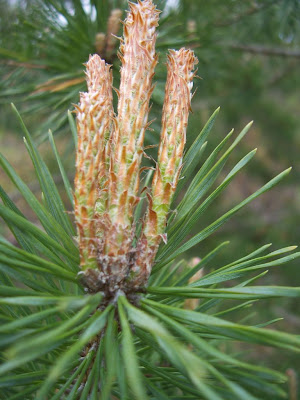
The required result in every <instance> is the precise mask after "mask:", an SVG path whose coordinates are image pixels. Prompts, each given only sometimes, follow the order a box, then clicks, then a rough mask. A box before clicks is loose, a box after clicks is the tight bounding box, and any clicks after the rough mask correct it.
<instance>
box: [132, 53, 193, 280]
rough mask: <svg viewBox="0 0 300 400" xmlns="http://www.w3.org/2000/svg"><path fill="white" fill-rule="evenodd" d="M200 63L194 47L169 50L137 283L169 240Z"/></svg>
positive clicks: (146, 274) (149, 270)
mask: <svg viewBox="0 0 300 400" xmlns="http://www.w3.org/2000/svg"><path fill="white" fill-rule="evenodd" d="M197 63H198V60H197V58H196V57H195V55H194V52H193V51H191V50H186V49H180V50H179V51H175V50H170V52H169V55H168V64H167V67H168V77H167V83H166V90H165V100H164V107H163V116H162V131H161V139H160V145H159V151H158V161H157V166H156V171H155V174H154V177H153V182H152V197H151V199H150V201H149V209H148V211H147V213H146V217H145V221H144V228H143V232H142V236H141V239H140V243H139V245H138V250H137V252H138V256H137V261H136V266H135V269H136V273H137V274H138V278H137V282H136V284H137V285H138V284H139V285H140V284H142V283H143V282H146V281H147V279H148V276H149V274H150V272H151V267H152V264H153V262H154V258H155V255H156V252H157V250H158V246H159V244H160V242H161V240H162V239H165V240H166V238H164V232H165V228H166V221H167V215H168V212H169V209H170V205H171V202H172V198H173V195H174V192H175V189H176V186H177V182H178V179H179V176H180V172H181V168H182V157H183V150H184V146H185V142H186V129H187V123H188V116H189V111H190V109H191V98H192V88H193V78H194V76H195V72H194V67H195V65H196V64H197Z"/></svg>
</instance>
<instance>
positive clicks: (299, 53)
mask: <svg viewBox="0 0 300 400" xmlns="http://www.w3.org/2000/svg"><path fill="white" fill-rule="evenodd" d="M226 46H227V47H229V48H231V49H233V50H237V51H244V52H247V53H253V54H261V55H264V56H275V57H295V58H300V50H291V49H284V48H280V47H266V46H260V45H243V44H236V43H232V44H227V45H226Z"/></svg>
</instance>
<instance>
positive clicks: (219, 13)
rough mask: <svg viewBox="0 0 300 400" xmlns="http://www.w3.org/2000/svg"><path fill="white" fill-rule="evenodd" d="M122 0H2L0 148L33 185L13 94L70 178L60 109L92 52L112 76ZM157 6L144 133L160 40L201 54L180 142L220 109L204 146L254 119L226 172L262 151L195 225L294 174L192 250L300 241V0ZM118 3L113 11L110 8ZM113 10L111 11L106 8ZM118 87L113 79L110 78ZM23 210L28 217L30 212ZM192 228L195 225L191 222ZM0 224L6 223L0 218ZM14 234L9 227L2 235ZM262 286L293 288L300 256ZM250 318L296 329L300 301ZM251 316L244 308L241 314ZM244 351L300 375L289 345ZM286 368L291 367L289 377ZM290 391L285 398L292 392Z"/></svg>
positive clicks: (153, 136) (157, 95) (234, 250)
mask: <svg viewBox="0 0 300 400" xmlns="http://www.w3.org/2000/svg"><path fill="white" fill-rule="evenodd" d="M126 3H127V2H126V1H122V0H111V1H109V0H62V1H55V0H45V1H39V0H30V1H29V0H28V1H26V0H14V1H8V0H0V69H1V78H2V79H1V83H0V102H1V111H0V116H1V118H0V146H1V150H2V151H3V152H4V154H5V155H6V157H7V158H8V159H9V160H10V161H11V162H12V164H13V165H14V166H15V167H16V169H17V171H18V172H19V173H20V175H21V177H22V178H24V179H25V180H26V181H27V182H29V183H30V185H31V188H32V189H33V190H34V191H38V190H39V187H38V185H37V182H35V181H34V178H33V169H32V166H31V163H30V162H29V159H28V157H27V155H26V154H25V151H24V150H25V149H24V146H23V144H22V137H21V134H20V129H19V126H18V124H17V121H16V120H15V118H14V117H13V116H12V112H11V109H10V105H9V103H10V102H11V101H13V102H15V104H16V105H17V107H18V109H19V110H20V111H21V113H22V115H23V116H24V117H25V121H26V124H27V127H28V128H29V130H30V131H31V132H33V133H34V134H35V138H36V141H37V142H38V143H40V148H41V150H42V153H43V154H44V156H45V158H46V161H47V162H48V165H49V166H50V167H51V169H52V172H53V174H54V176H55V177H56V178H57V183H58V184H60V178H59V174H58V169H57V166H56V164H55V161H54V157H53V155H52V153H51V151H49V149H50V147H49V145H48V143H47V132H48V129H49V128H51V129H52V130H53V131H54V133H55V134H56V138H57V139H56V140H57V144H58V146H59V151H60V154H61V155H63V156H64V160H65V166H66V168H67V171H68V173H69V176H70V178H71V179H72V176H73V173H74V150H73V145H72V140H71V134H70V130H69V128H68V125H67V119H66V113H67V110H68V109H72V103H76V102H77V101H78V93H79V91H80V90H84V88H85V83H84V75H83V68H84V67H83V65H82V64H83V63H84V62H85V61H87V59H88V56H89V54H92V53H95V52H98V53H99V54H100V55H101V56H102V57H103V58H105V59H106V60H107V61H108V62H110V63H111V64H112V65H113V71H114V73H116V72H117V71H118V69H119V61H118V58H117V56H116V53H117V46H118V43H117V40H115V41H110V39H109V37H110V33H114V34H115V35H120V34H121V25H120V23H119V16H122V18H124V16H125V9H126V8H127V7H126ZM156 3H157V5H158V7H159V8H160V9H161V10H163V12H162V14H161V22H160V28H159V36H158V42H157V51H158V52H159V53H160V63H159V66H158V68H157V73H156V78H155V80H156V82H157V85H156V89H155V91H154V95H153V103H154V104H153V108H152V117H153V118H156V121H155V122H154V123H153V125H152V128H153V131H152V132H148V139H147V140H148V142H149V143H150V144H153V143H157V142H158V138H159V120H160V113H161V105H162V102H163V95H164V81H165V76H166V68H165V60H166V56H165V54H166V51H167V49H168V48H180V47H181V46H183V45H184V46H187V47H192V48H193V49H194V50H195V52H196V54H197V56H198V58H199V66H198V67H199V69H198V75H199V76H200V77H201V78H202V79H198V80H197V81H196V83H195V86H196V88H197V91H196V93H195V96H194V99H193V114H192V115H191V117H190V124H189V130H188V144H189V143H191V142H192V140H193V138H194V137H195V136H196V135H197V133H199V131H200V129H201V128H202V126H203V125H204V123H205V122H206V120H207V119H208V118H209V116H210V115H211V114H212V112H213V111H214V110H215V109H216V108H217V107H218V106H221V112H220V114H219V116H218V120H217V123H216V125H215V126H214V128H213V132H212V134H211V136H210V139H209V144H208V147H207V150H206V154H207V155H208V154H209V151H210V150H212V149H213V148H214V146H215V145H216V144H217V143H219V141H220V140H221V139H222V138H224V136H225V135H226V134H227V133H228V132H229V130H230V129H231V128H233V127H234V128H235V129H236V132H238V131H239V130H240V129H241V128H242V127H243V126H244V125H245V124H246V123H248V122H249V121H250V120H254V122H255V123H254V125H253V127H252V129H251V131H250V133H249V134H248V135H247V137H246V139H245V140H244V141H243V143H242V144H241V145H240V146H239V150H238V151H236V152H235V153H234V154H233V156H232V157H231V161H230V163H229V164H228V166H226V167H225V170H224V172H223V173H222V176H221V177H220V179H222V177H224V176H225V174H226V173H227V172H228V171H229V170H230V168H231V167H232V166H233V165H234V162H235V161H238V160H239V159H240V158H242V157H243V155H244V154H246V153H247V152H248V151H250V150H251V149H253V148H256V147H257V148H258V152H257V155H256V157H255V158H254V161H252V163H251V164H250V168H249V167H248V170H247V171H246V173H245V172H242V173H241V174H240V175H238V177H237V179H235V180H234V182H233V183H232V184H231V185H230V186H229V188H228V189H227V191H226V193H225V196H222V198H220V199H219V200H218V201H217V203H215V204H214V206H213V207H211V208H210V209H209V210H208V211H207V212H206V215H205V217H204V218H203V219H202V222H201V224H202V226H205V225H207V224H208V223H209V222H212V221H213V220H215V219H216V218H217V217H218V216H220V215H221V214H223V213H224V212H226V211H227V210H228V209H229V208H230V207H231V206H232V205H234V204H236V203H238V202H239V201H241V200H242V199H243V198H245V197H247V196H248V195H249V194H250V193H252V192H253V191H254V190H255V189H257V188H258V187H259V186H261V185H262V184H263V183H265V182H266V181H267V180H268V179H270V178H271V177H273V176H274V175H276V174H277V173H279V172H280V171H281V170H283V169H286V168H287V167H289V166H293V171H292V174H290V176H289V178H288V179H287V180H285V182H284V183H282V184H281V185H280V186H279V187H276V188H275V189H273V190H272V191H271V192H270V193H267V194H265V195H264V196H262V197H261V198H259V199H257V200H256V201H254V202H253V203H251V205H250V206H248V207H247V208H246V209H245V210H243V211H242V212H240V213H239V215H238V216H236V217H235V218H234V219H233V220H231V221H230V222H229V223H227V224H226V226H225V227H224V228H222V229H221V230H220V231H218V233H217V234H215V235H214V236H213V237H211V238H209V239H208V240H207V241H205V242H204V243H203V244H201V247H198V248H194V249H193V250H192V252H191V253H189V255H188V257H192V256H200V257H201V255H202V254H205V253H206V252H207V251H209V250H211V249H212V248H213V247H215V245H216V244H217V243H221V242H222V241H224V240H230V242H231V244H230V245H229V246H227V247H226V249H225V250H224V251H223V252H222V253H221V255H220V256H219V259H218V260H216V261H215V265H216V266H218V265H224V264H225V262H226V261H227V260H233V259H235V258H238V257H239V256H241V255H243V254H245V253H247V252H250V251H252V250H254V249H255V248H258V247H259V246H261V245H263V244H265V243H270V242H272V243H273V248H274V249H276V248H279V247H282V246H285V245H286V246H287V245H294V244H295V245H297V244H298V243H299V237H300V218H299V217H300V187H299V181H300V179H299V178H300V157H299V153H300V135H299V127H300V113H299V106H300V96H299V89H300V75H299V66H300V63H299V61H300V41H299V37H300V2H299V0H277V1H276V0H270V1H269V0H261V1H259V0H257V1H255V0H243V1H242V0H210V1H204V0H178V1H176V0H173V1H170V0H169V1H163V0H160V1H156ZM116 9H118V10H121V11H117V12H116ZM113 10H114V11H113ZM114 84H115V86H116V87H118V77H117V76H116V78H115V81H114ZM0 174H1V183H2V182H3V186H4V187H5V189H6V190H7V191H8V193H9V194H10V195H11V197H12V198H13V199H14V200H15V201H16V202H17V204H18V205H19V206H20V207H21V208H22V206H23V207H24V204H22V199H21V198H19V196H18V193H17V192H15V190H14V187H13V186H12V185H11V183H9V182H8V180H7V179H6V177H5V176H4V174H3V173H2V172H0ZM23 211H25V214H26V213H27V215H28V216H29V217H30V213H28V210H26V209H25V210H24V208H23ZM198 228H199V227H198ZM0 231H1V232H2V233H3V232H4V233H5V234H6V235H9V233H8V232H7V231H4V227H2V228H1V229H0ZM9 237H10V236H9ZM259 283H264V284H274V285H275V284H280V285H291V286H295V285H298V286H299V283H300V271H299V267H298V265H297V262H296V261H295V262H294V263H290V264H289V265H288V266H286V267H284V268H278V269H274V270H272V272H270V273H269V274H268V275H267V276H266V277H264V278H263V282H262V281H261V282H259ZM259 310H260V312H259V315H256V316H251V315H250V316H249V318H256V321H258V323H263V322H265V321H267V320H270V319H273V318H276V317H277V316H283V317H284V320H283V321H281V322H277V323H276V324H277V326H278V328H281V329H285V330H287V331H290V332H294V333H297V332H298V333H299V330H300V317H299V304H297V302H296V301H294V300H292V299H290V300H276V301H275V300H274V301H268V302H263V301H262V302H261V307H260V309H259ZM249 313H250V312H249ZM251 357H254V358H256V359H257V360H258V361H259V362H264V363H265V362H266V361H265V360H266V359H267V360H268V363H271V364H274V365H275V364H276V366H277V367H279V368H280V369H282V370H287V369H292V370H293V371H295V374H296V375H297V374H299V371H300V360H299V357H298V356H296V355H293V354H281V355H280V356H279V357H278V352H276V356H275V355H274V354H273V351H272V350H270V349H260V351H257V352H255V353H253V354H251ZM293 373H294V372H291V374H292V375H293ZM295 398H296V397H294V398H293V397H292V395H291V399H292V400H295Z"/></svg>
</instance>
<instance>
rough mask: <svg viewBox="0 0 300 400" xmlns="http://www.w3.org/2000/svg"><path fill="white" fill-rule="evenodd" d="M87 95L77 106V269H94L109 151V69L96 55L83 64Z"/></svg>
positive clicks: (99, 246)
mask: <svg viewBox="0 0 300 400" xmlns="http://www.w3.org/2000/svg"><path fill="white" fill-rule="evenodd" d="M86 75H87V86H88V92H87V93H81V94H80V103H79V105H78V106H75V107H76V113H77V132H78V147H77V152H76V175H75V191H74V202H75V222H76V225H77V231H78V242H79V251H80V266H81V268H82V269H83V270H86V269H89V268H93V269H95V268H97V266H98V265H97V252H98V251H99V249H101V247H102V245H101V242H102V240H103V238H101V235H100V237H98V238H97V237H96V233H97V230H99V232H102V231H103V229H97V226H96V220H95V204H96V200H97V199H98V201H97V213H98V224H100V225H101V221H102V215H103V212H104V210H105V208H106V205H105V197H106V195H105V185H106V180H107V178H106V177H107V175H108V173H107V171H108V168H107V164H106V159H107V157H108V158H109V155H108V154H107V152H108V149H109V144H108V139H109V136H110V131H111V126H112V119H113V105H112V74H111V71H110V66H109V65H107V64H105V61H103V60H101V58H100V57H99V56H98V55H94V56H91V57H90V59H89V61H88V62H87V64H86Z"/></svg>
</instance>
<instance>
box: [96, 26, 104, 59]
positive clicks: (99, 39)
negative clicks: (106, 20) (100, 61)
mask: <svg viewBox="0 0 300 400" xmlns="http://www.w3.org/2000/svg"><path fill="white" fill-rule="evenodd" d="M95 48H96V52H97V54H99V55H101V56H102V55H103V54H104V51H105V33H103V32H99V33H97V35H96V38H95Z"/></svg>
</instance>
